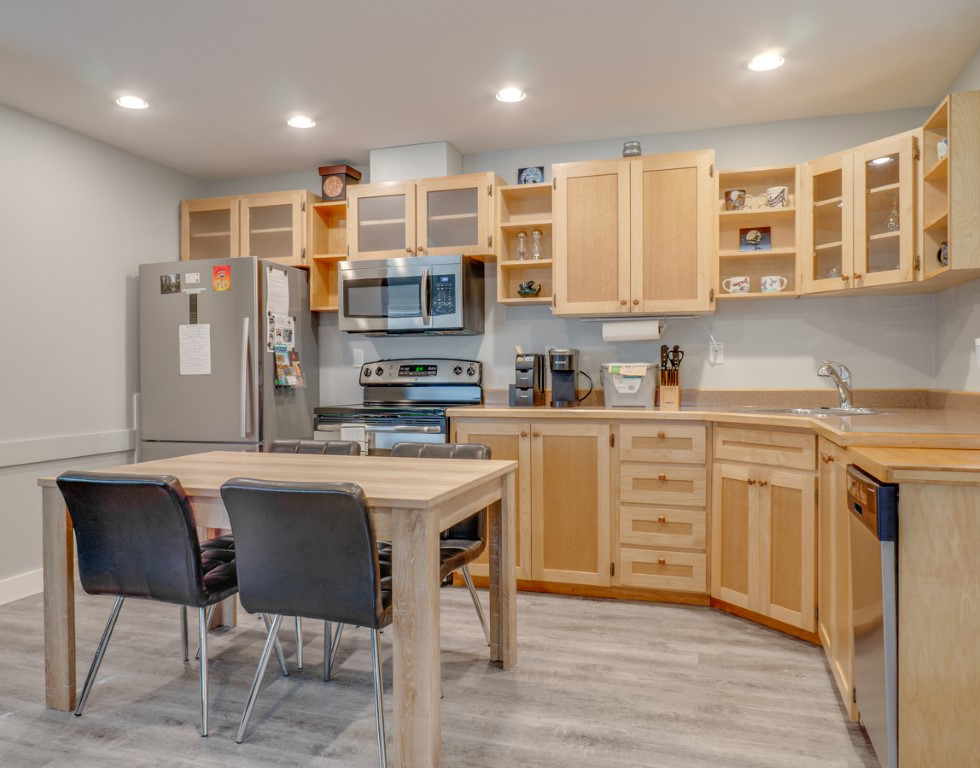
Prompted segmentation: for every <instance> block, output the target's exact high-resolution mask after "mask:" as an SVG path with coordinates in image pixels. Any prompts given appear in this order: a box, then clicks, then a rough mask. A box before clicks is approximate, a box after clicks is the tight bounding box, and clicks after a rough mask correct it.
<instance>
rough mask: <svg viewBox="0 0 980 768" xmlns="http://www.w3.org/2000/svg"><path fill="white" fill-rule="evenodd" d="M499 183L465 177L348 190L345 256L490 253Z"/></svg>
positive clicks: (488, 178) (485, 177) (490, 177)
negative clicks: (347, 250) (347, 251)
mask: <svg viewBox="0 0 980 768" xmlns="http://www.w3.org/2000/svg"><path fill="white" fill-rule="evenodd" d="M498 182H499V179H498V177H497V176H496V175H495V174H493V173H469V174H463V175H461V176H444V177H441V178H434V179H419V180H416V181H405V182H386V183H383V184H359V185H357V186H354V187H349V188H348V191H347V197H348V201H349V203H350V210H349V212H348V221H349V222H350V224H349V226H348V239H349V246H350V247H349V251H350V258H351V259H393V258H399V257H405V256H439V255H442V254H448V253H462V254H465V255H468V256H488V255H491V254H492V253H493V252H494V249H493V236H492V235H493V224H494V194H493V189H494V185H495V184H497V183H498Z"/></svg>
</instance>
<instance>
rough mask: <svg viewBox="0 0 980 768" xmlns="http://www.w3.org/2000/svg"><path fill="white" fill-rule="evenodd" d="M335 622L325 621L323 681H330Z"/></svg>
mask: <svg viewBox="0 0 980 768" xmlns="http://www.w3.org/2000/svg"><path fill="white" fill-rule="evenodd" d="M332 646H333V624H332V623H331V622H329V621H325V622H323V682H325V683H329V682H330V670H331V668H332V667H333V653H332V650H331V648H332Z"/></svg>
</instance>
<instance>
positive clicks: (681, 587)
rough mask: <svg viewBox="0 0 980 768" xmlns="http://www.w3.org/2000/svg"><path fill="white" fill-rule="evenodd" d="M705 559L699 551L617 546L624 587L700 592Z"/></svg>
mask: <svg viewBox="0 0 980 768" xmlns="http://www.w3.org/2000/svg"><path fill="white" fill-rule="evenodd" d="M706 563H707V556H706V555H705V554H704V553H703V552H671V551H668V550H660V549H634V548H632V547H620V549H619V567H620V568H621V576H620V583H621V584H623V585H624V586H628V587H646V588H648V589H669V590H677V591H683V592H700V593H704V592H706V591H707V577H706V573H707V571H706V567H707V566H706Z"/></svg>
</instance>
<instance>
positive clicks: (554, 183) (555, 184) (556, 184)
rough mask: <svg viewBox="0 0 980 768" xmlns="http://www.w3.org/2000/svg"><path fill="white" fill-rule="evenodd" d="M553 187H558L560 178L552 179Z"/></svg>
mask: <svg viewBox="0 0 980 768" xmlns="http://www.w3.org/2000/svg"><path fill="white" fill-rule="evenodd" d="M551 188H552V189H558V179H552V180H551Z"/></svg>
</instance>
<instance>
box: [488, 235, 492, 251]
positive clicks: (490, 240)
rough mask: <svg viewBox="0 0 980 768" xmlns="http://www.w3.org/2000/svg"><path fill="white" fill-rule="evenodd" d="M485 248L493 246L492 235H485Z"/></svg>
mask: <svg viewBox="0 0 980 768" xmlns="http://www.w3.org/2000/svg"><path fill="white" fill-rule="evenodd" d="M487 248H493V235H487Z"/></svg>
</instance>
